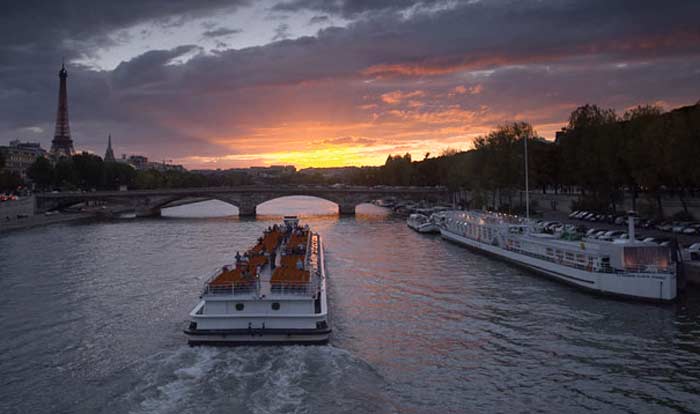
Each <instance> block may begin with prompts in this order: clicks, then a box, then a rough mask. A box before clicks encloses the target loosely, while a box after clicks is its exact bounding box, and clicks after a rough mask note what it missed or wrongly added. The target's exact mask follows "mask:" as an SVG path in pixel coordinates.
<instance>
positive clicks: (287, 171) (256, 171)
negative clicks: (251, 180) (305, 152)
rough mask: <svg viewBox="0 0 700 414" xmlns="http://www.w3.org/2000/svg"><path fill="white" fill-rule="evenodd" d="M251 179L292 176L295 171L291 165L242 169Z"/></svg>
mask: <svg viewBox="0 0 700 414" xmlns="http://www.w3.org/2000/svg"><path fill="white" fill-rule="evenodd" d="M242 170H244V171H245V172H247V173H248V174H249V175H250V176H252V177H261V178H277V177H280V176H283V175H293V174H294V173H296V171H297V169H296V167H294V166H293V165H271V166H269V167H250V168H248V169H247V170H246V169H242Z"/></svg>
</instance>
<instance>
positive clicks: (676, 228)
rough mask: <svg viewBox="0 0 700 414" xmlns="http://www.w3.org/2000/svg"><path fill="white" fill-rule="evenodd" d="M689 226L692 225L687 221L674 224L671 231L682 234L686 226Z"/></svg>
mask: <svg viewBox="0 0 700 414" xmlns="http://www.w3.org/2000/svg"><path fill="white" fill-rule="evenodd" d="M689 224H690V223H688V222H685V221H681V222H677V223H673V227H671V230H672V231H673V232H674V233H681V232H682V231H683V229H684V228H685V227H686V226H688V225H689Z"/></svg>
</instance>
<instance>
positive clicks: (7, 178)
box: [0, 171, 24, 191]
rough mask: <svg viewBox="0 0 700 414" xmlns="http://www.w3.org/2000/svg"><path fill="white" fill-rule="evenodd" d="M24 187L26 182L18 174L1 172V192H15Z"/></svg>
mask: <svg viewBox="0 0 700 414" xmlns="http://www.w3.org/2000/svg"><path fill="white" fill-rule="evenodd" d="M23 185H24V180H22V177H20V176H19V174H17V173H16V172H9V171H0V191H14V190H16V189H17V188H18V187H21V186H23Z"/></svg>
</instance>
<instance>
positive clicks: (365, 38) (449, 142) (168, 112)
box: [0, 0, 700, 168]
mask: <svg viewBox="0 0 700 414" xmlns="http://www.w3.org/2000/svg"><path fill="white" fill-rule="evenodd" d="M698 16H700V1H697V0H688V1H673V0H670V1H646V0H634V1H632V0H630V1H616V0H585V1H570V0H550V1H547V0H542V1H500V0H481V1H479V0H472V1H403V0H376V1H371V0H364V1H350V0H332V1H322V0H291V1H290V0H271V1H246V0H239V1H217V0H211V1H199V0H176V1H174V0H150V1H145V0H121V1H94V0H91V1H88V0H75V1H38V0H35V1H32V0H29V1H8V2H7V3H5V2H3V12H2V13H1V14H0V145H5V144H7V142H9V141H10V140H12V139H16V138H19V139H22V140H29V141H39V142H41V143H42V144H43V146H44V147H46V148H48V147H50V142H51V139H52V137H53V126H54V120H55V111H56V101H57V93H58V76H57V73H58V70H59V68H60V65H61V59H62V57H65V61H66V65H67V67H68V71H69V78H68V97H69V112H70V119H71V130H72V135H73V139H74V141H75V145H76V147H77V149H78V150H87V151H92V152H95V153H97V154H100V155H103V154H104V150H105V146H106V143H107V135H108V134H109V133H111V134H112V140H113V144H114V147H115V152H116V153H117V154H118V155H119V154H122V153H128V154H133V153H138V154H144V155H147V156H149V157H150V158H151V159H153V160H173V162H175V163H180V164H184V165H185V166H186V167H188V168H230V167H245V166H251V165H270V164H294V165H296V166H297V167H306V166H341V165H377V164H382V163H383V162H384V160H385V159H386V157H387V155H388V154H390V153H405V152H410V153H411V154H412V155H413V156H414V158H422V157H423V155H424V154H425V153H426V152H430V153H432V154H434V155H437V154H439V153H440V152H441V151H443V150H445V149H447V148H454V149H467V148H469V147H470V145H471V140H472V139H473V137H475V136H478V135H480V134H484V133H486V132H488V131H489V130H490V129H492V128H493V127H494V126H496V125H498V124H499V123H503V122H507V121H513V120H524V121H529V122H531V123H532V124H533V125H534V126H535V129H536V130H537V131H538V132H539V133H540V134H541V135H542V136H544V137H545V138H553V136H554V132H555V131H556V130H558V129H559V128H561V127H562V126H563V125H564V124H565V123H566V121H567V117H568V115H569V113H570V112H571V111H572V110H573V109H575V108H576V107H577V106H579V105H582V104H585V103H596V104H599V105H601V106H605V107H612V108H615V109H616V110H617V111H618V112H620V113H621V112H623V111H624V110H625V109H626V108H629V107H632V106H634V105H637V104H644V103H652V104H654V103H655V104H659V105H661V106H662V107H663V108H664V109H671V108H673V107H676V106H681V105H687V104H693V103H695V102H697V101H698V99H700V23H698Z"/></svg>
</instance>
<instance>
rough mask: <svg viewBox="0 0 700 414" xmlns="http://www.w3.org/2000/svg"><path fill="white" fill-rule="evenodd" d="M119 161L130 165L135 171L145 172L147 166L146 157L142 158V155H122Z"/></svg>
mask: <svg viewBox="0 0 700 414" xmlns="http://www.w3.org/2000/svg"><path fill="white" fill-rule="evenodd" d="M120 161H121V162H124V163H127V164H129V165H131V166H132V167H134V168H136V169H137V170H146V169H148V164H149V162H148V157H144V156H143V155H129V156H128V157H127V155H126V154H122V158H121V160H120Z"/></svg>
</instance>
